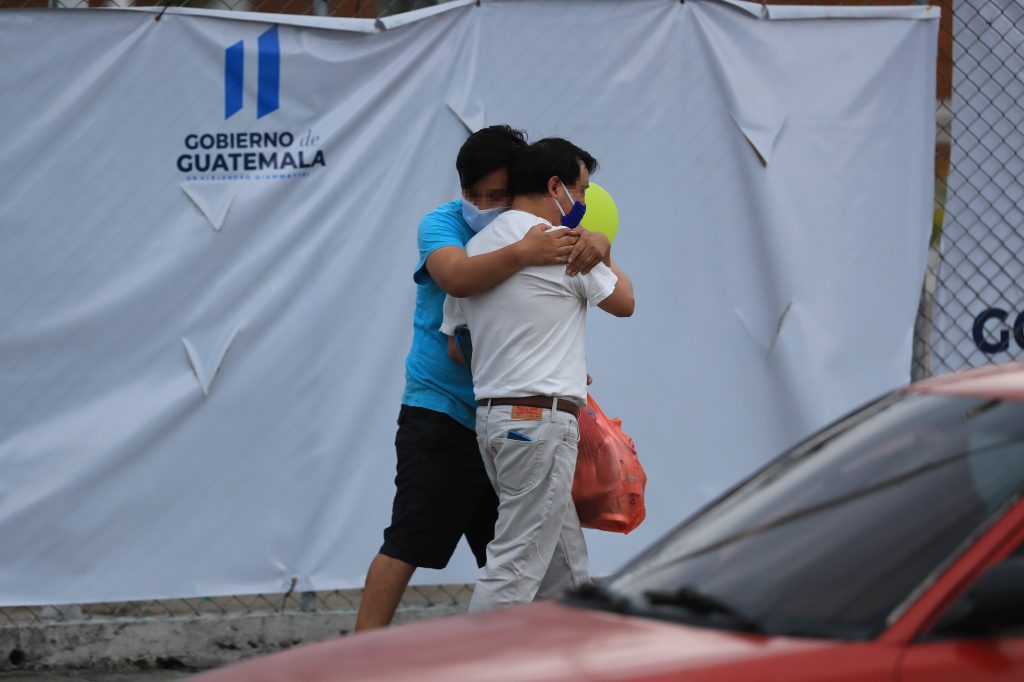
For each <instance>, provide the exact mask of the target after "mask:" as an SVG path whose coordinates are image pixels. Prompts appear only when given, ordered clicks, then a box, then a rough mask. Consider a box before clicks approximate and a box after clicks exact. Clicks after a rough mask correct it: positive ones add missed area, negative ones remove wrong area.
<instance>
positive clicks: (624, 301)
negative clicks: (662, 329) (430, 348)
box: [441, 138, 634, 611]
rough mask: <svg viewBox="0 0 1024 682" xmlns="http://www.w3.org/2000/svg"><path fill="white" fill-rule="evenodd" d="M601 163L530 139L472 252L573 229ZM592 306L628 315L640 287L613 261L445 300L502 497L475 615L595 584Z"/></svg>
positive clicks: (524, 276) (522, 277)
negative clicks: (589, 469) (587, 475)
mask: <svg viewBox="0 0 1024 682" xmlns="http://www.w3.org/2000/svg"><path fill="white" fill-rule="evenodd" d="M596 168H597V161H596V160H595V159H594V157H593V156H591V155H590V154H588V153H587V152H585V151H583V150H582V149H580V148H579V147H577V146H575V145H573V144H572V143H570V142H568V141H566V140H562V139H559V138H548V139H545V140H540V141H539V142H535V143H534V144H532V145H530V146H529V147H528V148H527V149H525V150H524V151H522V152H521V154H520V156H519V157H518V158H517V159H516V160H514V161H513V163H512V165H511V167H510V169H509V189H510V191H511V192H512V194H513V200H512V207H511V210H509V211H506V212H505V213H503V214H501V215H500V216H498V217H497V218H496V219H495V220H494V221H493V222H492V223H491V224H490V225H488V226H487V227H486V228H484V229H483V230H482V231H481V232H480V233H479V234H477V235H476V236H475V237H473V238H472V239H471V240H470V241H469V243H468V244H467V245H466V253H467V254H469V255H470V256H474V255H477V254H482V253H489V252H491V251H495V250H497V249H500V248H502V247H504V246H506V245H508V244H511V243H514V242H516V241H518V240H520V239H522V237H523V235H524V234H526V232H527V231H528V230H529V229H530V227H532V226H533V225H536V224H537V222H538V220H540V221H542V222H547V223H550V224H552V225H558V224H561V225H565V226H567V227H575V226H576V225H578V224H579V221H580V220H581V219H582V217H583V213H584V211H585V210H586V207H585V205H584V204H583V197H584V193H585V191H586V189H587V186H588V185H589V182H590V173H592V172H593V171H594V170H595V169H596ZM556 229H557V228H556ZM588 305H592V306H598V307H600V308H601V309H602V310H604V311H606V312H609V313H611V314H612V315H616V316H618V317H628V316H630V315H632V314H633V306H634V301H633V285H632V283H631V282H630V281H629V278H627V277H626V276H625V275H624V274H623V273H622V272H621V271H619V270H618V268H617V267H616V266H615V264H614V263H613V262H612V260H611V257H610V256H609V257H608V258H607V259H606V261H605V262H604V263H599V264H598V265H597V266H596V267H594V268H593V269H592V270H591V271H590V272H589V273H588V274H586V275H578V274H577V275H569V274H568V273H567V272H566V268H565V267H563V266H558V265H551V266H532V267H527V268H524V269H522V270H520V271H519V272H518V273H516V274H514V275H512V276H511V277H509V278H508V279H506V280H505V281H504V282H502V283H501V284H498V285H497V286H496V287H494V288H493V289H491V290H490V291H487V292H485V293H482V294H478V295H476V296H472V297H469V298H465V299H455V298H452V297H450V296H449V297H448V299H447V300H446V302H445V317H444V322H443V324H442V327H441V330H442V331H443V332H444V333H446V334H448V335H449V336H451V335H452V334H454V332H455V329H456V328H457V327H459V326H460V325H461V324H467V325H468V327H469V329H470V332H471V334H472V338H473V352H472V358H471V363H472V370H473V390H474V393H475V397H476V400H477V402H478V405H479V407H478V408H477V414H476V433H477V441H478V442H479V444H480V451H481V455H482V457H483V460H484V468H485V469H486V470H487V474H488V476H489V477H490V479H491V482H492V483H493V484H494V487H495V490H496V491H497V493H498V500H499V507H498V522H497V524H496V526H495V533H494V540H493V541H492V542H491V543H490V544H489V545H488V546H487V563H486V565H485V566H484V568H483V569H482V571H481V574H480V578H479V580H478V581H477V584H476V590H475V592H474V594H473V599H472V601H471V602H470V607H469V608H470V611H479V610H481V609H484V608H488V607H492V606H499V605H505V604H515V603H521V602H528V601H531V600H533V599H535V598H544V597H548V596H553V595H554V594H557V593H558V592H560V591H562V590H564V589H566V588H570V587H579V586H580V585H581V584H583V583H584V582H586V581H587V580H589V576H588V574H587V547H586V544H585V542H584V539H583V531H582V530H581V529H580V522H579V518H578V517H577V516H576V508H575V506H574V505H573V501H572V481H573V475H574V473H575V469H576V450H577V444H578V443H579V424H578V421H577V416H578V414H579V407H580V406H581V405H584V404H586V395H587V385H586V384H587V371H586V352H585V349H584V325H585V321H586V314H587V306H588Z"/></svg>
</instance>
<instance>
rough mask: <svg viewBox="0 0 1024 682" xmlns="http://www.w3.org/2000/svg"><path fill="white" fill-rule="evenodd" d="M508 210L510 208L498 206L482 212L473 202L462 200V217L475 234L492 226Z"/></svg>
mask: <svg viewBox="0 0 1024 682" xmlns="http://www.w3.org/2000/svg"><path fill="white" fill-rule="evenodd" d="M507 210H508V206H498V207H497V208H489V209H487V210H486V211H481V210H480V209H479V208H477V207H476V206H475V205H474V204H473V203H472V202H470V201H467V200H466V199H463V200H462V217H463V218H465V219H466V222H467V223H468V224H469V229H471V230H473V232H479V231H480V230H482V229H484V228H485V227H487V226H488V225H490V224H491V221H492V220H494V219H495V218H497V217H498V216H499V215H501V214H502V213H504V212H505V211H507Z"/></svg>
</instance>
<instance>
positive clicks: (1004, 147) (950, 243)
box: [0, 0, 1024, 667]
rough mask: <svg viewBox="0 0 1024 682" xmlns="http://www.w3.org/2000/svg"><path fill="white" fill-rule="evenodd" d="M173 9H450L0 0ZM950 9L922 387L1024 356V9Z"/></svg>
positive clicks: (269, 610) (236, 606)
mask: <svg viewBox="0 0 1024 682" xmlns="http://www.w3.org/2000/svg"><path fill="white" fill-rule="evenodd" d="M163 4H170V5H187V6H190V7H205V8H210V9H230V10H240V11H259V12H271V13H290V14H307V15H321V16H335V17H361V18H375V17H381V16H385V15H390V14H395V13H399V12H405V11H409V10H414V9H419V8H422V7H426V6H430V5H435V4H438V0H184V1H182V0H173V1H171V2H159V1H158V0H137V1H133V0H0V10H3V9H8V8H26V7H31V8H47V7H49V8H71V7H118V6H128V5H133V6H146V5H149V6H152V5H163ZM768 4H793V3H774V2H773V3H768ZM796 4H853V3H822V2H798V3H796ZM856 4H872V5H885V4H910V3H905V2H903V3H898V2H886V1H885V0H866V1H865V2H864V3H856ZM940 4H941V6H942V12H943V17H942V22H941V26H940V31H939V52H938V63H937V65H936V68H937V85H938V87H937V93H936V145H935V160H936V164H935V210H934V223H933V231H932V237H931V242H930V248H929V258H928V266H927V271H926V276H925V280H924V282H923V286H922V295H921V300H920V307H919V314H918V319H917V324H916V327H915V334H914V354H913V366H912V376H913V378H915V379H919V378H923V377H927V376H931V375H934V374H941V373H944V372H948V371H954V370H957V369H962V368H965V367H971V366H978V365H981V364H985V363H988V362H994V361H1006V360H1009V359H1015V358H1018V357H1020V356H1021V354H1022V352H1024V351H1022V349H1024V292H1022V288H1021V282H1024V255H1022V254H1024V236H1022V225H1024V134H1022V133H1021V130H1022V128H1024V108H1022V107H1024V33H1022V32H1021V29H1020V28H1019V27H1021V26H1024V5H1022V4H1020V2H1019V0H994V1H988V0H969V1H968V2H965V3H958V4H957V6H956V7H955V12H956V16H955V18H954V8H953V6H952V0H943V1H942V2H941V3H940ZM0 20H2V13H0ZM513 123H514V122H513ZM965 321H966V323H965ZM367 560H368V561H369V557H367ZM471 594H472V589H471V587H470V586H466V585H449V586H444V585H438V586H430V587H411V588H410V589H409V590H408V591H407V592H406V595H405V597H404V599H403V602H402V606H401V607H400V611H401V609H405V608H419V609H426V610H428V611H429V610H430V609H438V610H439V612H440V611H444V612H445V613H447V612H450V611H451V610H452V609H453V608H455V609H461V608H463V607H464V606H465V604H467V603H468V599H469V597H470V596H471ZM359 599H360V591H359V590H340V591H333V592H322V593H311V592H306V593H297V592H289V593H286V594H270V595H251V596H234V597H223V598H203V599H174V600H153V601H147V602H125V603H109V604H81V605H66V606H43V607H38V606H24V607H15V608H0V634H2V633H3V630H4V629H8V630H10V629H15V630H17V629H18V628H24V627H26V626H38V625H40V624H59V623H74V622H89V621H111V620H114V621H116V620H118V619H152V618H156V619H164V618H204V617H226V616H232V615H237V614H248V615H252V614H283V613H294V614H309V613H316V612H335V613H336V612H346V613H352V614H354V613H355V611H356V610H357V609H358V605H359ZM254 653H255V652H254ZM0 654H3V656H4V657H5V658H7V660H6V662H5V661H4V660H3V659H2V658H0V667H20V666H21V665H23V664H24V663H25V661H26V660H30V659H28V658H26V656H25V654H24V653H23V652H22V653H20V654H19V653H18V651H17V650H14V651H12V652H11V653H10V654H9V655H8V654H7V653H6V652H0ZM4 663H6V666H4Z"/></svg>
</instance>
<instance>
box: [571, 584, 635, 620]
mask: <svg viewBox="0 0 1024 682" xmlns="http://www.w3.org/2000/svg"><path fill="white" fill-rule="evenodd" d="M560 601H564V602H566V603H569V604H578V605H580V606H584V605H585V606H588V607H590V608H595V609H600V610H602V611H612V612H614V613H627V612H628V611H629V610H630V604H629V599H627V598H626V597H623V596H620V595H618V594H615V593H614V592H612V591H611V590H609V589H608V588H607V587H602V586H601V585H598V584H597V583H586V584H584V585H580V587H579V588H578V589H575V590H571V591H569V592H566V593H565V596H564V597H562V599H561V600H560Z"/></svg>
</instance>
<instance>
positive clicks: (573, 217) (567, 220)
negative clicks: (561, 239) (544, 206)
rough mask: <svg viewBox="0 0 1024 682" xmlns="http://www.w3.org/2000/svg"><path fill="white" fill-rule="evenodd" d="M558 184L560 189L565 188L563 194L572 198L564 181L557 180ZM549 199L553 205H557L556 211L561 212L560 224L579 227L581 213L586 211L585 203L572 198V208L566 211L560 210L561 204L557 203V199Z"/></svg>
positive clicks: (581, 218) (581, 217)
mask: <svg viewBox="0 0 1024 682" xmlns="http://www.w3.org/2000/svg"><path fill="white" fill-rule="evenodd" d="M558 184H560V185H561V186H562V189H563V190H565V195H566V196H567V197H569V198H570V199H572V195H571V194H569V188H568V187H566V186H565V183H564V182H562V181H561V180H559V181H558ZM551 200H552V201H554V202H555V206H557V207H558V212H559V213H561V214H562V225H564V226H566V227H569V228H574V227H579V224H580V221H581V220H583V214H584V213H586V212H587V206H586V204H581V203H580V202H579V201H576V200H575V199H573V202H572V208H571V209H569V212H568V213H566V212H565V211H563V210H562V204H560V203H559V201H558V199H555V198H554V197H551Z"/></svg>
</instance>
